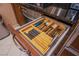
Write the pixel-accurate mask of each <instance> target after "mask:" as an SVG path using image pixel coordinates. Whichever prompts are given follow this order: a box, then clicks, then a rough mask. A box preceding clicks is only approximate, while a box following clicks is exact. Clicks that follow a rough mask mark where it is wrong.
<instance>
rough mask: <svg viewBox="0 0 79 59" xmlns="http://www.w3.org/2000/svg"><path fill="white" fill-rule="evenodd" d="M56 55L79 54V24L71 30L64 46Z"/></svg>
mask: <svg viewBox="0 0 79 59" xmlns="http://www.w3.org/2000/svg"><path fill="white" fill-rule="evenodd" d="M58 55H66V56H69V55H72V56H73V55H76V56H79V24H78V25H77V27H76V29H75V30H74V31H73V33H72V34H71V36H70V37H69V39H68V40H67V41H66V43H65V44H64V46H63V47H62V48H61V50H60V52H59V53H58Z"/></svg>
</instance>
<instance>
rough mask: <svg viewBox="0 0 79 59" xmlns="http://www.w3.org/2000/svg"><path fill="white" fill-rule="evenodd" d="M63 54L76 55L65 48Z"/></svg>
mask: <svg viewBox="0 0 79 59" xmlns="http://www.w3.org/2000/svg"><path fill="white" fill-rule="evenodd" d="M61 56H74V54H73V53H71V52H69V51H68V50H66V49H64V50H63V52H62V53H61Z"/></svg>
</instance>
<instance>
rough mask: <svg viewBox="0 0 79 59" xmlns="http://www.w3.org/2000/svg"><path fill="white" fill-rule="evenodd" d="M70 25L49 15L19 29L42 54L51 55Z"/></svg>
mask: <svg viewBox="0 0 79 59" xmlns="http://www.w3.org/2000/svg"><path fill="white" fill-rule="evenodd" d="M69 28H70V27H69V26H67V25H66V24H64V23H61V22H58V21H56V20H54V19H51V18H48V17H45V16H44V17H41V18H39V19H38V20H36V21H34V22H31V23H30V24H29V25H27V26H24V27H22V28H20V29H19V32H20V33H21V34H22V35H23V36H24V37H25V38H26V40H28V41H29V42H30V43H31V44H32V45H33V47H34V48H35V49H36V50H37V51H38V52H39V53H40V54H41V55H51V54H52V53H53V51H54V50H55V49H56V47H57V46H58V44H59V43H60V42H61V41H62V39H63V38H64V36H65V35H66V33H67V32H68V30H69Z"/></svg>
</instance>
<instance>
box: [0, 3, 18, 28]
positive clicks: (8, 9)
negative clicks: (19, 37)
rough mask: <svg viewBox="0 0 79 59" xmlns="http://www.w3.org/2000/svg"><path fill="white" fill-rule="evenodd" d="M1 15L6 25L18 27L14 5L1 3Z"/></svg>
mask: <svg viewBox="0 0 79 59" xmlns="http://www.w3.org/2000/svg"><path fill="white" fill-rule="evenodd" d="M0 15H2V17H3V20H4V22H5V23H9V24H11V25H12V26H13V27H16V26H17V25H18V23H17V21H16V17H15V14H14V11H13V9H12V5H11V4H9V3H2V4H1V3H0Z"/></svg>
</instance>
